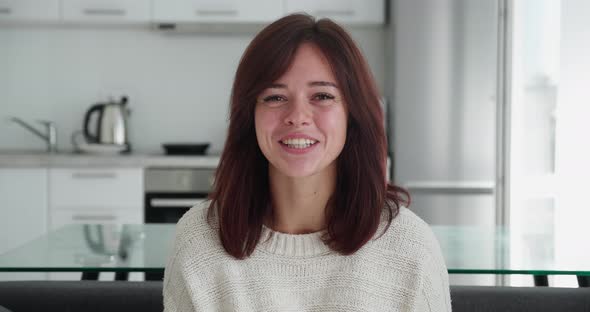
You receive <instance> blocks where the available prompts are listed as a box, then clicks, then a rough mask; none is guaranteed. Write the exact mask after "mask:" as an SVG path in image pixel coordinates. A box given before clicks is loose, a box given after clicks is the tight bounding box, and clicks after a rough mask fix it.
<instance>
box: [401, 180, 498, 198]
mask: <svg viewBox="0 0 590 312" xmlns="http://www.w3.org/2000/svg"><path fill="white" fill-rule="evenodd" d="M403 186H404V187H405V188H407V189H408V190H409V191H410V192H414V193H430V194H462V195H463V194H464V195H468V194H474V195H484V194H494V191H495V189H496V187H495V185H494V182H493V181H411V182H407V183H405V184H403Z"/></svg>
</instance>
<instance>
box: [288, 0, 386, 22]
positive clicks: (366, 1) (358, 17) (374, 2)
mask: <svg viewBox="0 0 590 312" xmlns="http://www.w3.org/2000/svg"><path fill="white" fill-rule="evenodd" d="M284 1H285V13H286V14H290V13H296V12H305V13H308V14H310V15H313V16H315V17H318V18H321V17H327V18H330V19H333V20H334V21H335V22H338V23H342V24H352V25H354V24H366V25H370V24H376V25H378V24H383V23H384V22H385V1H384V0H284Z"/></svg>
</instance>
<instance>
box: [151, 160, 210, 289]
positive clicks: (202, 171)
mask: <svg viewBox="0 0 590 312" xmlns="http://www.w3.org/2000/svg"><path fill="white" fill-rule="evenodd" d="M214 173H215V169H212V168H146V170H145V171H144V185H145V209H144V221H145V223H177V222H178V220H179V219H180V217H182V215H183V214H184V213H185V212H187V211H188V210H189V209H190V208H191V207H193V206H194V205H196V204H198V203H200V202H203V201H205V200H207V195H208V194H209V192H210V191H211V188H212V185H213V179H214ZM148 246H150V245H148ZM161 252H162V250H161V249H160V248H158V249H154V248H149V247H148V248H146V249H145V250H144V257H145V258H146V259H149V258H151V257H155V256H158V255H159V254H160V253H161ZM146 261H147V260H146ZM163 278H164V272H163V271H153V272H145V280H146V281H162V279H163Z"/></svg>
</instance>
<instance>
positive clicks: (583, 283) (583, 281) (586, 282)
mask: <svg viewBox="0 0 590 312" xmlns="http://www.w3.org/2000/svg"><path fill="white" fill-rule="evenodd" d="M577 277H578V285H579V286H580V287H590V276H582V275H578V276H577Z"/></svg>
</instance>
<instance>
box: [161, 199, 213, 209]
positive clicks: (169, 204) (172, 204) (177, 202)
mask: <svg viewBox="0 0 590 312" xmlns="http://www.w3.org/2000/svg"><path fill="white" fill-rule="evenodd" d="M206 200H207V199H206V198H204V199H196V198H195V199H156V198H153V199H152V200H151V207H152V208H176V207H186V208H190V207H192V206H195V205H198V204H200V203H202V202H204V201H206Z"/></svg>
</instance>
